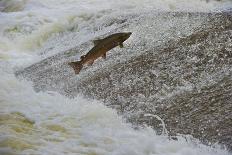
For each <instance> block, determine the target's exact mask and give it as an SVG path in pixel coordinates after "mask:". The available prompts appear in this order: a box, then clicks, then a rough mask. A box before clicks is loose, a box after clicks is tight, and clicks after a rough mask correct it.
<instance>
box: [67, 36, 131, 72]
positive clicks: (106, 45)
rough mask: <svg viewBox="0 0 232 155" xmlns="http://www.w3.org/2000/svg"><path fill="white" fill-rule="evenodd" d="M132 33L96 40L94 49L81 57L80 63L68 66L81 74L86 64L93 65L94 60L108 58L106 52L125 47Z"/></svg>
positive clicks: (70, 63) (76, 62) (71, 63)
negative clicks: (124, 43)
mask: <svg viewBox="0 0 232 155" xmlns="http://www.w3.org/2000/svg"><path fill="white" fill-rule="evenodd" d="M131 34H132V33H131V32H127V33H115V34H112V35H110V36H108V37H106V38H104V39H98V40H94V41H93V43H94V47H93V48H92V49H91V50H90V51H89V52H88V53H87V54H86V55H82V56H81V60H80V61H75V62H69V63H68V64H69V65H70V66H71V67H72V68H73V69H74V71H75V74H79V72H80V71H81V69H82V68H83V65H84V64H88V65H92V64H93V63H94V60H96V59H97V58H99V57H102V58H103V59H105V58H106V52H108V51H109V50H111V49H112V48H114V47H116V46H120V47H121V48H122V47H123V42H124V41H126V40H127V39H128V38H129V37H130V35H131Z"/></svg>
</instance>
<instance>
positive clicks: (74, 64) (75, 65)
mask: <svg viewBox="0 0 232 155" xmlns="http://www.w3.org/2000/svg"><path fill="white" fill-rule="evenodd" d="M68 65H69V66H71V67H72V68H73V69H74V71H75V74H79V72H80V71H81V69H82V68H83V65H82V63H81V61H76V62H69V63H68Z"/></svg>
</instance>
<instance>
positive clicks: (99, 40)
mask: <svg viewBox="0 0 232 155" xmlns="http://www.w3.org/2000/svg"><path fill="white" fill-rule="evenodd" d="M101 41H102V39H96V40H93V43H94V46H96V45H97V44H99V43H100V42H101Z"/></svg>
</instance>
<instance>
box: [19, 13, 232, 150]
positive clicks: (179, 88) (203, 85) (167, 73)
mask: <svg viewBox="0 0 232 155" xmlns="http://www.w3.org/2000/svg"><path fill="white" fill-rule="evenodd" d="M128 16H129V15H128ZM128 16H125V17H120V18H116V19H114V22H115V23H117V24H118V25H120V26H121V27H120V28H118V29H116V30H115V32H120V31H131V32H133V35H132V36H131V38H130V39H129V40H128V42H127V43H126V45H125V48H124V49H115V50H112V51H111V52H110V54H109V55H108V56H107V60H106V61H103V60H99V61H97V62H96V63H95V64H94V65H93V66H92V67H88V68H85V69H84V70H83V71H82V72H81V73H80V74H79V75H74V72H73V71H72V69H71V68H70V67H68V66H67V62H69V61H71V60H77V59H78V58H79V56H80V55H81V54H83V53H86V51H88V49H90V48H91V46H92V43H91V42H90V41H89V42H86V43H83V44H81V45H79V46H77V47H76V48H74V49H70V50H69V51H65V52H62V53H59V54H57V55H55V56H52V57H50V58H47V59H45V60H43V61H41V62H39V63H37V64H34V65H32V66H29V67H28V68H25V69H24V70H21V71H17V73H16V74H17V76H18V77H25V78H27V79H29V80H32V81H33V84H34V88H35V89H36V90H37V91H43V90H53V91H54V90H55V91H58V92H60V93H61V94H64V95H67V96H69V97H74V96H75V95H77V94H78V93H82V94H84V95H85V96H87V97H90V98H94V99H99V100H103V101H104V102H105V103H106V105H108V106H109V107H112V108H115V109H117V111H118V113H119V114H121V115H123V116H124V117H125V118H127V120H128V121H130V122H132V123H133V124H134V125H135V126H136V125H140V126H141V125H144V124H146V125H150V126H152V127H154V128H155V129H156V130H157V131H158V132H159V131H160V130H161V127H160V126H159V124H160V121H159V120H157V119H155V118H151V117H147V116H145V114H154V115H158V116H159V117H161V118H162V119H163V120H164V122H165V124H166V127H167V129H168V131H169V134H170V136H171V137H173V138H174V136H175V135H176V134H190V135H192V136H193V137H195V138H198V139H200V140H201V141H202V142H203V143H205V144H209V145H213V144H215V143H219V144H221V145H222V146H225V147H227V148H228V149H230V150H231V149H232V15H231V12H229V11H227V12H223V13H148V14H144V15H142V16H141V15H139V16H138V15H130V18H128ZM152 21H154V22H152ZM170 21H172V22H171V23H170ZM114 22H113V23H114ZM113 23H111V24H110V23H108V25H112V24H113ZM106 25H107V24H106ZM111 33H113V32H111ZM104 35H105V36H106V35H108V34H103V36H104Z"/></svg>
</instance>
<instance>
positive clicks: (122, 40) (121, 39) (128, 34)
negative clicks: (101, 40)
mask: <svg viewBox="0 0 232 155" xmlns="http://www.w3.org/2000/svg"><path fill="white" fill-rule="evenodd" d="M131 34H132V33H131V32H127V33H122V35H121V36H120V41H121V42H124V41H125V40H127V39H128V38H129V37H130V35H131Z"/></svg>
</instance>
